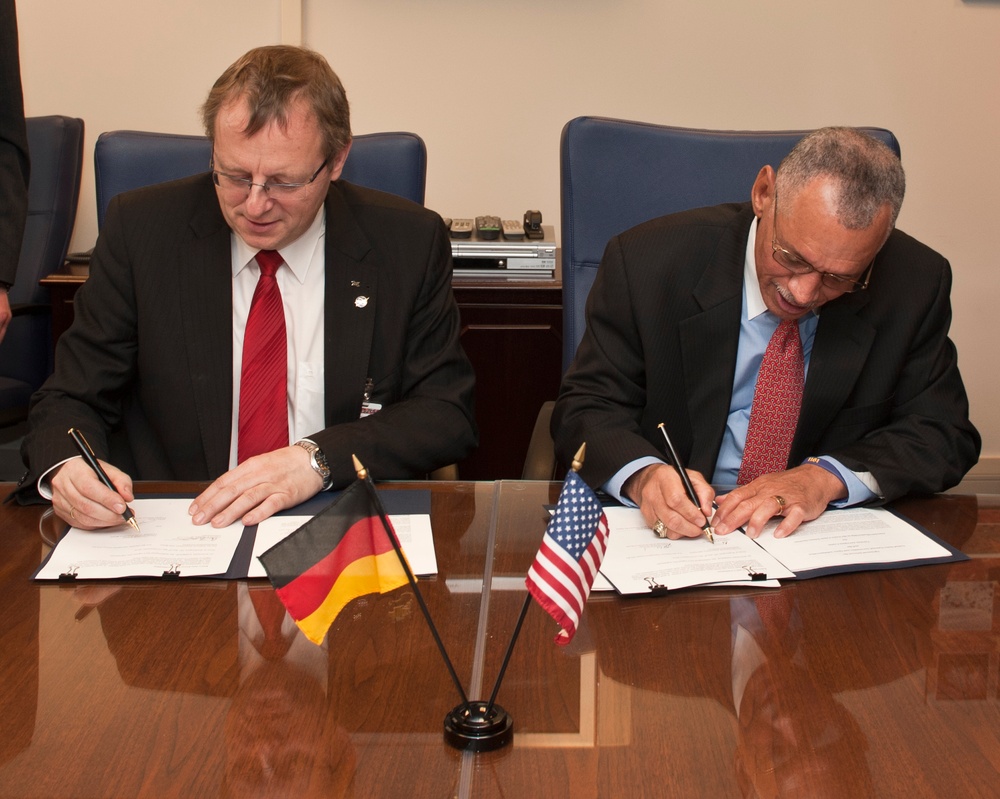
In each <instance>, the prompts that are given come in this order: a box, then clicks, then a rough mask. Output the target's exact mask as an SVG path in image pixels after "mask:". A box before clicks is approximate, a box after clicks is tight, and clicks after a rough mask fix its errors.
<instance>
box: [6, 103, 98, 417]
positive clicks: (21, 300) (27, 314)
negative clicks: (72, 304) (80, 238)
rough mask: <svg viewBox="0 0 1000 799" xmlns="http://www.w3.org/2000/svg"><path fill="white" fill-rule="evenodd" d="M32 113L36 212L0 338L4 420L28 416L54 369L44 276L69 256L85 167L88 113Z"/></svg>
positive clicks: (31, 195)
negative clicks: (33, 396) (33, 399)
mask: <svg viewBox="0 0 1000 799" xmlns="http://www.w3.org/2000/svg"><path fill="white" fill-rule="evenodd" d="M26 121H27V128H28V153H29V155H30V157H31V180H30V182H29V185H28V219H27V223H26V225H25V228H24V239H23V243H22V246H21V258H20V260H19V261H18V266H17V279H16V281H15V283H14V288H13V289H12V290H11V293H10V303H11V307H12V308H13V311H14V318H13V319H12V320H11V323H10V327H9V328H8V329H7V335H6V337H5V338H4V340H3V343H0V426H2V425H8V424H13V423H16V422H19V421H22V420H23V419H25V418H27V410H28V400H29V399H30V397H31V394H32V393H33V392H34V391H35V389H37V388H38V387H39V386H40V385H41V384H42V382H43V381H44V380H45V378H46V377H48V376H49V374H50V373H51V372H52V314H51V307H50V305H49V296H48V290H47V289H45V288H43V287H42V286H40V285H39V281H40V280H41V279H42V278H43V277H46V276H47V275H49V274H51V273H52V272H54V271H55V270H57V269H58V268H59V267H60V266H62V264H63V261H64V260H65V259H66V250H67V248H68V247H69V240H70V235H71V233H72V232H73V222H74V220H75V219H76V204H77V200H78V199H79V196H80V175H81V172H82V169H83V120H82V119H77V118H75V117H66V116H44V117H29V118H28V119H27V120H26Z"/></svg>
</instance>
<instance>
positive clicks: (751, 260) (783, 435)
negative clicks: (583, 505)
mask: <svg viewBox="0 0 1000 799" xmlns="http://www.w3.org/2000/svg"><path fill="white" fill-rule="evenodd" d="M904 188H905V180H904V175H903V169H902V166H901V165H900V162H899V159H898V158H896V156H895V154H894V153H892V151H891V150H889V148H887V147H886V146H885V145H883V144H882V143H880V142H878V141H876V140H875V139H873V138H871V137H870V136H868V135H866V134H864V133H861V132H859V131H856V130H853V129H850V128H824V129H822V130H819V131H815V132H814V133H811V134H809V135H808V136H806V137H805V138H803V139H802V140H801V142H800V143H799V144H798V145H796V147H795V148H794V150H793V151H792V152H791V153H790V154H789V155H788V156H787V158H786V159H785V160H784V161H782V162H781V164H780V165H779V167H778V170H777V172H775V170H774V169H773V168H772V167H770V166H765V167H763V168H762V169H761V170H760V172H759V174H758V175H757V179H756V180H755V182H754V184H753V187H752V188H751V192H750V203H747V204H728V205H720V206H716V207H712V208H701V209H697V210H693V211H688V212H684V213H679V214H673V215H670V216H666V217H662V218H659V219H655V220H652V221H650V222H647V223H645V224H642V225H639V226H638V227H636V228H633V229H632V230H630V231H627V232H625V233H623V234H621V235H620V236H617V237H615V238H614V239H612V240H611V242H610V243H609V244H608V247H607V249H606V250H605V254H604V258H603V261H602V263H601V267H600V270H599V271H598V275H597V279H596V281H595V283H594V287H593V289H592V291H591V293H590V298H589V300H588V305H587V329H586V332H585V333H584V336H583V339H582V341H581V344H580V347H579V349H578V351H577V354H576V359H575V361H574V363H573V365H572V366H571V367H570V369H569V370H568V371H567V373H566V376H565V378H564V380H563V384H562V388H561V391H560V397H559V400H558V402H557V403H556V407H555V410H554V413H553V419H552V430H553V435H554V438H555V441H556V449H557V454H558V455H559V457H560V459H561V460H562V461H563V462H564V463H568V462H569V460H570V459H571V458H572V456H573V453H574V452H575V449H576V448H577V447H579V445H580V442H581V441H586V442H587V457H586V460H585V462H584V467H583V470H582V472H581V474H582V476H583V477H584V478H585V479H586V480H587V481H588V482H589V483H591V484H592V485H596V486H603V487H604V488H605V489H606V490H607V491H608V492H609V493H611V494H613V495H615V496H617V497H619V498H620V499H623V500H624V501H627V502H629V501H630V502H633V503H634V504H636V505H638V506H639V507H640V508H641V509H642V512H643V516H644V518H645V520H646V521H647V523H648V524H649V526H650V527H651V528H653V529H654V530H656V531H657V532H658V533H659V534H660V535H663V536H667V537H670V538H681V537H688V536H690V537H694V536H699V535H702V532H703V531H702V528H703V527H704V525H705V518H709V519H712V524H713V526H714V532H715V533H717V534H722V535H724V534H726V533H728V532H731V531H732V530H734V529H736V528H737V527H741V526H746V529H747V532H748V533H749V534H750V535H751V536H756V535H757V534H759V532H760V530H761V529H762V527H763V526H764V524H765V523H766V522H767V521H768V520H769V519H771V518H772V517H774V516H781V517H783V518H782V520H781V521H780V523H779V525H778V527H777V529H776V533H775V534H776V535H777V536H779V537H781V536H785V535H789V534H791V533H792V532H793V531H794V530H795V529H796V528H797V527H798V526H799V524H801V523H802V522H804V521H808V520H810V519H814V518H816V517H817V516H818V515H819V514H820V513H822V512H823V510H825V509H826V508H827V507H830V506H833V507H843V506H847V505H855V504H860V503H866V502H872V503H875V502H883V501H889V500H891V499H894V498H896V497H899V496H901V495H903V494H906V493H911V492H913V493H921V492H925V493H931V492H935V491H941V490H944V489H946V488H949V487H951V486H953V485H955V484H957V483H958V482H959V481H960V480H961V478H962V476H963V475H964V474H965V472H966V471H967V470H968V469H969V468H970V467H971V466H972V465H973V464H974V463H975V462H976V459H977V458H978V455H979V449H980V438H979V434H978V433H977V431H976V429H975V428H974V427H973V426H972V424H971V423H970V421H969V406H968V399H967V397H966V393H965V388H964V386H963V384H962V379H961V376H960V374H959V371H958V363H957V355H956V352H955V347H954V345H953V344H952V342H951V341H950V340H949V338H948V327H949V324H950V322H951V305H950V300H949V293H950V289H951V269H950V267H949V265H948V262H947V261H946V260H945V259H944V258H943V257H941V256H940V255H939V254H938V253H936V252H934V251H932V250H931V249H929V248H928V247H925V246H924V245H922V244H920V243H919V242H917V241H915V240H914V239H912V238H910V237H909V236H907V235H906V234H904V233H902V232H900V231H898V230H895V228H894V225H895V220H896V216H897V214H898V213H899V207H900V205H901V203H902V201H903V193H904ZM779 200H780V202H779ZM660 423H663V425H664V427H665V429H666V430H669V431H670V437H671V439H672V442H673V444H674V447H675V448H676V450H677V452H678V454H679V456H680V458H681V459H682V460H684V461H685V463H686V465H687V466H688V467H689V476H690V478H691V482H692V484H693V486H694V490H695V493H696V495H697V497H698V500H699V505H700V507H696V506H695V504H694V503H693V502H691V501H690V500H689V499H688V497H687V495H686V494H685V490H684V487H683V485H682V483H681V480H680V479H679V477H678V475H677V473H676V472H675V470H674V469H673V468H671V467H670V466H668V465H666V464H665V463H664V456H663V452H664V449H663V437H662V435H661V432H660V431H659V430H658V429H657V426H658V425H659V424H660ZM717 490H718V492H719V495H718V496H717V495H716V491H717ZM713 502H716V503H717V505H718V509H717V510H715V509H713ZM713 514H714V518H713Z"/></svg>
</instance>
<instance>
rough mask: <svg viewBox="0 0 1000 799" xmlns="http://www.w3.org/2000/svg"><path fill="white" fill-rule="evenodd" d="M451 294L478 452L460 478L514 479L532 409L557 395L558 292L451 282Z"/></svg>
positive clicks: (554, 285)
mask: <svg viewBox="0 0 1000 799" xmlns="http://www.w3.org/2000/svg"><path fill="white" fill-rule="evenodd" d="M454 290H455V298H456V300H457V301H458V307H459V312H460V314H461V317H462V346H463V347H464V348H465V351H466V353H467V354H468V356H469V359H470V360H471V361H472V365H473V367H474V368H475V370H476V421H477V422H478V424H479V449H478V450H477V451H476V452H475V453H474V454H473V455H472V456H471V457H469V458H467V459H466V460H465V461H462V462H461V463H459V465H458V474H459V477H460V478H461V479H462V480H499V479H507V478H519V477H520V476H521V469H522V467H523V465H524V456H525V454H526V452H527V450H528V442H529V440H530V439H531V431H532V429H533V428H534V425H535V418H536V417H537V415H538V409H539V408H540V407H541V405H542V403H543V402H545V401H546V400H551V399H555V398H556V395H557V393H558V391H559V380H560V377H561V373H562V284H561V283H560V282H559V281H558V280H545V281H541V280H539V281H532V282H530V283H529V282H508V283H504V282H501V281H495V282H478V281H473V280H463V281H459V280H457V279H456V281H455V283H454Z"/></svg>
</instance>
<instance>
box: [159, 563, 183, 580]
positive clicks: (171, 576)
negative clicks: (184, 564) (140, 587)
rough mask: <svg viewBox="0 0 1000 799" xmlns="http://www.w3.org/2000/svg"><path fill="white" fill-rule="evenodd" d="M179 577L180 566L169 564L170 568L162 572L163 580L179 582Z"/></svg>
mask: <svg viewBox="0 0 1000 799" xmlns="http://www.w3.org/2000/svg"><path fill="white" fill-rule="evenodd" d="M180 577H181V564H179V563H171V564H170V568H168V569H167V570H166V571H165V572H163V579H164V580H179V579H180Z"/></svg>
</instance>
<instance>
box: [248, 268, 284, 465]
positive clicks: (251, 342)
mask: <svg viewBox="0 0 1000 799" xmlns="http://www.w3.org/2000/svg"><path fill="white" fill-rule="evenodd" d="M257 263H258V264H259V265H260V278H259V279H258V280H257V288H256V289H255V290H254V293H253V300H252V301H251V303H250V313H249V315H248V316H247V326H246V331H245V333H244V336H243V367H242V371H241V373H240V416H239V446H238V453H237V460H238V462H239V463H243V461H245V460H246V459H247V458H252V457H253V456H254V455H260V454H262V453H264V452H272V451H273V450H276V449H280V448H281V447H287V446H288V350H287V345H286V343H285V310H284V307H283V306H282V304H281V292H280V291H279V290H278V280H277V278H276V277H275V273H276V272H277V271H278V267H279V266H281V264H282V260H281V256H280V255H279V254H278V253H277V252H275V251H274V250H261V251H260V252H259V253H257Z"/></svg>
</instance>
